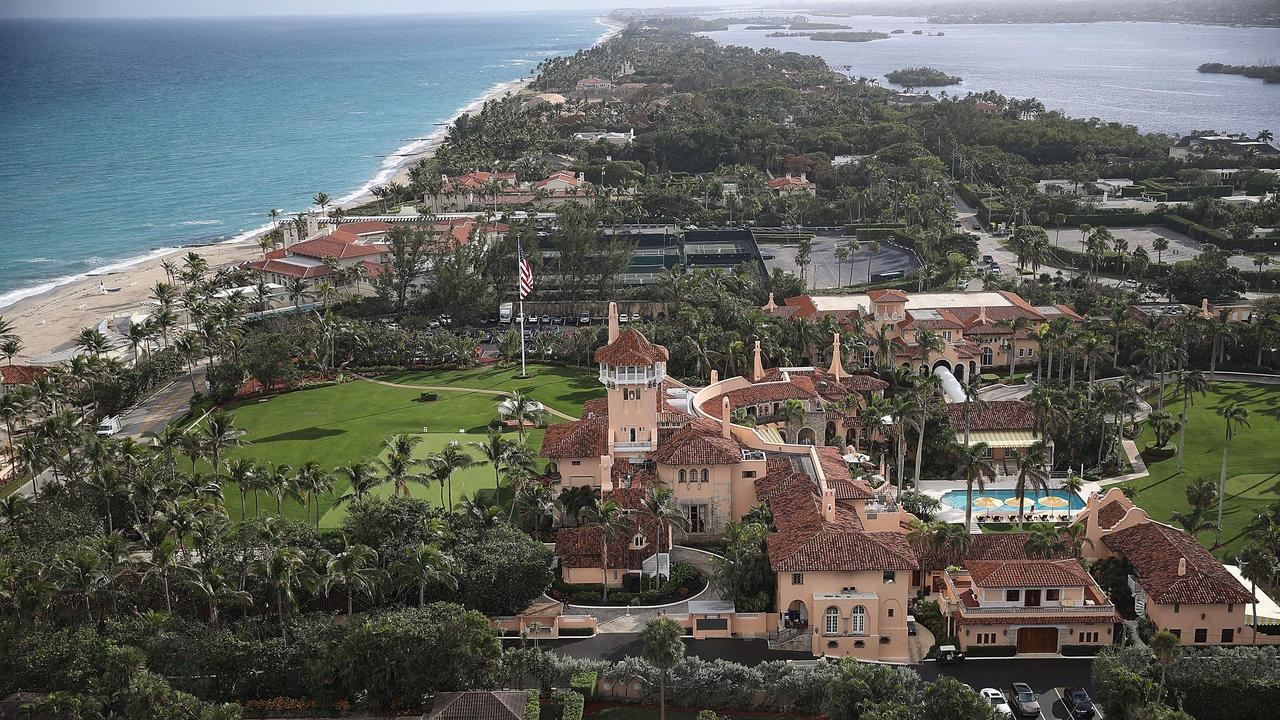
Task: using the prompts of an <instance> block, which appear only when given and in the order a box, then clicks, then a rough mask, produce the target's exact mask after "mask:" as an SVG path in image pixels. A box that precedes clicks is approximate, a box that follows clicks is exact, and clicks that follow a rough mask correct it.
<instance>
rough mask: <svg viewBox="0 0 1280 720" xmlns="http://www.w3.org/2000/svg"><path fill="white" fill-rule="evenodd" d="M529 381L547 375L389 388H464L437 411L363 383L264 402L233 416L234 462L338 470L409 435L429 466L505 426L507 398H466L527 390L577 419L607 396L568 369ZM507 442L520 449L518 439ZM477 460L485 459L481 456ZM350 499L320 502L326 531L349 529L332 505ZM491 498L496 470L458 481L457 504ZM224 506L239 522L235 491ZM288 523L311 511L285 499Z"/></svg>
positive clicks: (495, 374)
mask: <svg viewBox="0 0 1280 720" xmlns="http://www.w3.org/2000/svg"><path fill="white" fill-rule="evenodd" d="M530 371H531V372H535V373H538V374H537V375H536V376H535V377H533V378H530V379H528V380H526V381H520V380H515V379H514V378H513V377H512V374H513V373H512V371H511V370H509V369H494V368H483V369H477V370H464V371H452V372H441V373H428V372H416V373H402V374H399V375H396V376H394V377H387V378H384V379H386V380H388V381H389V382H397V383H404V384H416V385H433V386H450V387H458V388H459V390H457V391H444V392H440V393H439V395H440V397H439V399H438V400H436V401H434V402H420V401H419V400H418V397H419V395H420V394H421V391H420V390H416V389H412V388H399V387H388V386H386V385H380V384H377V383H374V382H369V381H363V380H358V381H354V382H349V383H344V384H342V385H335V386H330V387H324V388H317V389H314V390H300V391H297V392H291V393H286V394H283V395H279V396H275V397H272V398H269V399H267V400H265V401H258V400H248V401H245V402H241V403H236V404H235V405H232V406H230V407H229V408H228V410H230V411H231V412H233V413H234V414H235V422H236V425H237V426H238V427H240V428H242V429H244V430H246V431H247V432H246V434H245V435H244V438H243V440H244V441H245V443H246V444H245V445H244V446H242V447H238V448H235V449H233V450H232V451H231V452H230V453H229V454H228V455H229V457H233V458H234V457H249V458H253V459H254V460H256V461H258V462H268V461H269V462H275V463H285V464H288V465H290V466H291V467H295V468H296V467H297V466H299V465H301V464H302V463H304V462H307V461H309V460H314V461H316V462H318V463H319V464H320V465H321V466H322V467H324V468H326V469H329V470H332V469H334V468H337V467H340V466H343V465H349V464H351V463H354V462H362V461H363V462H370V461H373V460H376V459H377V458H378V457H379V455H380V453H381V444H382V441H383V440H384V439H386V438H388V437H390V436H391V435H394V434H397V433H400V434H415V435H421V436H422V437H423V438H424V439H425V441H424V442H423V443H422V444H421V445H419V447H418V449H417V454H418V455H420V456H423V457H425V456H426V455H427V454H429V453H432V452H436V451H438V450H439V449H440V448H442V447H444V445H445V443H447V442H449V441H450V440H458V441H459V442H461V443H463V444H464V446H465V444H466V442H468V441H481V440H483V439H484V436H485V434H486V433H487V425H488V423H489V421H490V420H492V419H493V418H495V417H496V416H497V410H496V406H497V403H498V401H499V400H500V398H499V397H497V396H494V395H488V394H482V393H474V392H467V390H466V389H464V388H480V389H511V388H515V387H520V389H523V390H527V391H528V392H529V393H530V395H531V396H532V397H533V398H534V399H536V400H539V401H540V402H543V403H546V404H547V405H548V406H550V407H554V408H556V409H559V410H562V411H563V412H566V413H569V414H571V415H577V414H579V412H580V411H581V409H582V402H583V401H584V400H586V399H588V398H590V397H593V396H597V395H599V394H600V393H601V392H602V388H601V387H600V385H599V383H598V382H597V381H596V380H595V378H594V376H593V375H591V374H590V373H589V372H587V371H576V370H566V369H564V368H553V369H551V371H548V370H547V369H545V368H543V367H536V368H535V367H531V368H530ZM503 383H506V385H505V386H504V384H503ZM548 421H549V422H553V423H554V422H562V420H560V419H558V418H555V417H550V418H548ZM424 430H425V432H424ZM508 436H509V437H510V438H512V439H514V438H515V437H516V434H515V433H510V434H509V435H508ZM528 441H529V443H530V444H531V445H532V446H533V447H535V448H537V447H539V446H540V445H541V442H542V431H541V430H533V431H531V432H529V433H528ZM471 454H472V455H473V456H475V457H479V456H478V454H477V453H475V452H472V453H471ZM205 469H206V470H207V466H206V467H205ZM346 490H347V487H346V484H345V483H342V482H339V484H338V486H337V487H335V488H334V492H333V493H331V494H329V495H327V496H325V497H322V498H321V499H320V508H321V527H336V526H337V525H338V524H340V523H341V521H342V518H343V517H344V516H345V514H346V510H345V509H344V508H342V507H338V508H336V509H335V508H334V507H333V501H334V499H335V498H336V497H337V496H339V495H341V494H343V493H344V492H346ZM492 490H493V469H492V468H491V467H489V466H482V467H476V468H469V469H467V470H462V471H459V472H457V473H455V475H454V478H453V500H454V503H457V502H459V501H460V500H461V499H462V497H463V496H464V495H472V494H474V493H475V492H477V491H481V492H484V491H488V494H491V493H492ZM391 492H392V488H391V487H390V486H385V487H382V488H379V494H382V495H389V494H390V493H391ZM412 494H413V495H414V496H416V497H423V498H425V499H428V500H430V501H432V502H433V503H435V504H439V498H440V493H439V486H438V485H435V486H432V487H430V488H428V487H423V486H415V487H413V488H412ZM225 504H226V509H227V512H228V513H229V514H230V515H231V516H232V517H239V516H240V512H241V502H240V494H239V492H238V491H237V489H236V488H235V487H234V486H232V487H228V488H227V489H226V498H225ZM257 505H258V508H259V512H261V513H264V514H265V513H268V512H269V513H271V514H275V513H276V501H275V499H274V498H272V497H268V496H266V495H265V494H260V496H259V498H258V502H257ZM246 512H247V514H248V515H253V514H254V499H253V495H252V493H250V494H249V496H248V498H247V509H246ZM313 513H314V510H313ZM281 514H283V515H285V516H287V517H290V518H293V519H303V518H304V516H305V510H304V508H303V507H302V506H301V505H300V504H299V503H297V502H296V501H292V500H288V499H286V500H285V501H284V502H283V503H282V504H281ZM312 517H314V515H313V516H312Z"/></svg>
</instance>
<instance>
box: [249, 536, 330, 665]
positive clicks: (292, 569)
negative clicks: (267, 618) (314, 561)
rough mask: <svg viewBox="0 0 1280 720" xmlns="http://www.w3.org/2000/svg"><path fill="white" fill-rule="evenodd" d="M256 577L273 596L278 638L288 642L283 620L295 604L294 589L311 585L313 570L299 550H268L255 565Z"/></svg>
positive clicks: (313, 577) (296, 599) (295, 593)
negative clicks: (277, 623)
mask: <svg viewBox="0 0 1280 720" xmlns="http://www.w3.org/2000/svg"><path fill="white" fill-rule="evenodd" d="M257 574H258V575H259V577H261V578H262V579H263V581H264V582H265V583H266V585H267V587H268V588H269V590H270V591H271V593H272V595H273V596H274V597H275V601H276V603H275V604H276V614H277V617H278V618H279V620H280V639H281V640H283V641H285V642H286V643H287V642H288V640H289V638H288V635H287V633H286V628H287V626H286V624H285V617H286V615H287V613H288V612H289V610H291V609H292V608H293V607H294V606H295V605H296V604H297V601H298V596H297V590H298V589H300V588H301V587H303V586H304V585H308V584H310V583H311V582H314V581H315V580H316V578H317V573H316V572H315V570H314V569H313V568H312V567H311V566H310V565H308V564H307V560H306V557H304V556H303V554H302V551H301V550H299V549H297V548H295V547H289V546H282V547H278V548H275V549H269V550H268V551H267V554H266V556H265V557H263V558H262V559H261V560H259V561H258V562H257Z"/></svg>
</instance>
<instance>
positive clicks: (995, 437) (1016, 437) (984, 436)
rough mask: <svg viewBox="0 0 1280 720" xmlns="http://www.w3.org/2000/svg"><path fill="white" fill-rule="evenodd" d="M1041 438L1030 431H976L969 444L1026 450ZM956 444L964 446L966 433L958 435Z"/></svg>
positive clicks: (971, 434)
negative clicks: (1025, 448) (984, 444)
mask: <svg viewBox="0 0 1280 720" xmlns="http://www.w3.org/2000/svg"><path fill="white" fill-rule="evenodd" d="M1039 439H1040V436H1039V435H1037V434H1036V433H1034V432H1032V431H1030V430H974V431H973V432H970V433H969V444H971V445H976V444H977V443H980V442H982V443H986V444H987V446H988V447H993V448H1024V447H1031V446H1032V445H1034V444H1035V442H1036V441H1037V440H1039ZM956 442H958V443H960V444H961V445H963V444H964V431H963V430H962V431H960V432H958V433H956Z"/></svg>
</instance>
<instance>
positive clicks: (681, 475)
mask: <svg viewBox="0 0 1280 720" xmlns="http://www.w3.org/2000/svg"><path fill="white" fill-rule="evenodd" d="M687 481H688V476H687V475H686V474H685V472H684V468H681V469H680V482H687Z"/></svg>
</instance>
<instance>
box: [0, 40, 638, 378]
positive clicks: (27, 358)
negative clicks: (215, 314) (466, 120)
mask: <svg viewBox="0 0 1280 720" xmlns="http://www.w3.org/2000/svg"><path fill="white" fill-rule="evenodd" d="M599 22H600V24H601V25H603V26H605V32H604V34H602V35H601V36H600V38H599V39H598V40H597V41H596V44H599V43H602V42H605V41H606V40H608V39H609V38H611V37H613V36H614V35H616V34H617V33H619V32H621V30H622V26H620V25H616V24H613V23H609V22H607V21H605V20H604V19H600V20H599ZM530 82H532V78H530V77H525V78H519V79H516V80H511V81H508V82H504V83H500V84H498V85H495V86H493V87H492V88H490V89H489V90H488V91H487V92H485V93H484V95H482V96H481V97H479V98H477V99H476V100H475V101H474V102H472V103H469V104H468V105H467V106H465V107H463V108H461V109H459V111H458V113H457V115H463V114H466V113H473V112H476V111H478V110H479V109H480V108H481V107H482V106H483V105H484V103H485V102H486V101H488V100H490V99H493V98H498V97H502V96H503V95H506V94H508V93H518V92H520V91H521V90H523V89H524V88H525V87H527V86H528V85H529V83H530ZM457 115H455V117H454V118H451V119H450V120H449V121H448V122H447V123H446V124H445V125H443V126H442V127H441V128H440V129H439V130H437V131H436V132H435V133H433V134H432V135H430V136H428V138H427V139H426V140H425V141H424V142H423V143H422V145H420V146H417V147H411V148H409V149H407V150H406V151H402V153H401V154H400V156H399V158H398V162H397V163H396V164H395V165H394V166H393V167H391V168H384V169H383V170H382V171H380V172H379V173H378V176H376V177H375V178H374V179H373V180H372V181H371V182H370V183H368V184H367V185H366V186H365V188H364V189H362V190H360V191H356V192H355V193H352V195H351V196H349V197H345V198H343V201H342V203H341V205H342V206H343V207H354V206H356V205H360V204H363V203H366V202H368V201H369V200H372V199H373V195H372V193H371V192H369V190H370V189H371V188H372V187H373V186H375V185H380V184H383V183H385V182H387V181H388V180H394V181H395V182H397V183H407V182H408V176H409V168H410V167H411V166H412V165H413V164H414V163H416V162H417V161H418V160H421V159H423V158H429V157H431V156H432V154H434V152H435V149H436V148H437V147H438V146H439V144H440V142H441V141H442V140H443V138H444V134H445V130H446V129H447V127H448V126H449V125H452V124H453V120H454V119H456V117H457ZM259 237H261V234H255V235H254V236H252V237H248V238H245V239H243V240H240V241H238V242H234V243H232V242H223V243H218V244H211V245H200V246H191V247H183V248H177V249H175V250H174V251H173V252H172V253H171V254H166V255H156V256H153V257H150V258H147V259H146V260H144V261H142V262H139V263H138V264H136V265H132V266H129V267H127V268H124V269H121V270H119V271H117V272H108V273H100V274H94V275H91V276H90V277H87V278H84V279H80V280H76V281H74V282H70V283H66V284H63V285H59V286H57V287H54V288H52V289H50V290H48V291H46V292H43V293H40V294H38V295H33V296H31V297H26V298H22V299H20V300H18V301H17V302H15V303H13V304H12V305H8V306H5V307H0V316H3V317H4V318H5V319H6V320H9V321H10V322H12V323H13V326H14V330H15V332H16V333H17V334H18V336H19V337H20V338H21V339H22V343H23V350H22V354H21V355H19V356H18V358H17V360H18V361H20V362H40V361H41V360H42V359H44V358H47V356H49V355H51V354H54V353H59V352H61V351H63V350H66V349H67V348H70V347H72V346H73V345H74V343H75V337H76V336H77V335H78V334H79V333H80V331H81V330H82V329H83V328H86V327H93V326H95V325H97V324H98V323H100V322H102V321H103V320H105V319H107V318H111V317H118V316H123V315H128V314H131V313H135V312H145V311H146V310H147V309H148V307H147V302H148V300H149V298H150V296H151V288H152V287H154V286H155V284H156V283H157V282H161V281H164V280H166V277H165V273H164V269H163V268H162V267H161V262H162V261H163V260H165V259H166V258H173V259H176V260H178V262H179V265H180V264H181V257H182V256H184V255H186V254H187V253H188V252H195V253H198V254H200V255H201V256H203V257H204V258H205V260H207V261H208V263H209V268H210V270H216V269H218V268H220V267H226V266H228V265H234V264H237V263H241V262H245V261H247V260H254V259H257V258H259V257H261V250H260V249H259V247H258V243H257V240H258V238H259ZM99 283H101V284H102V285H104V286H105V287H108V288H119V290H117V291H114V292H110V293H106V294H100V293H99V291H98V286H99Z"/></svg>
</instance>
